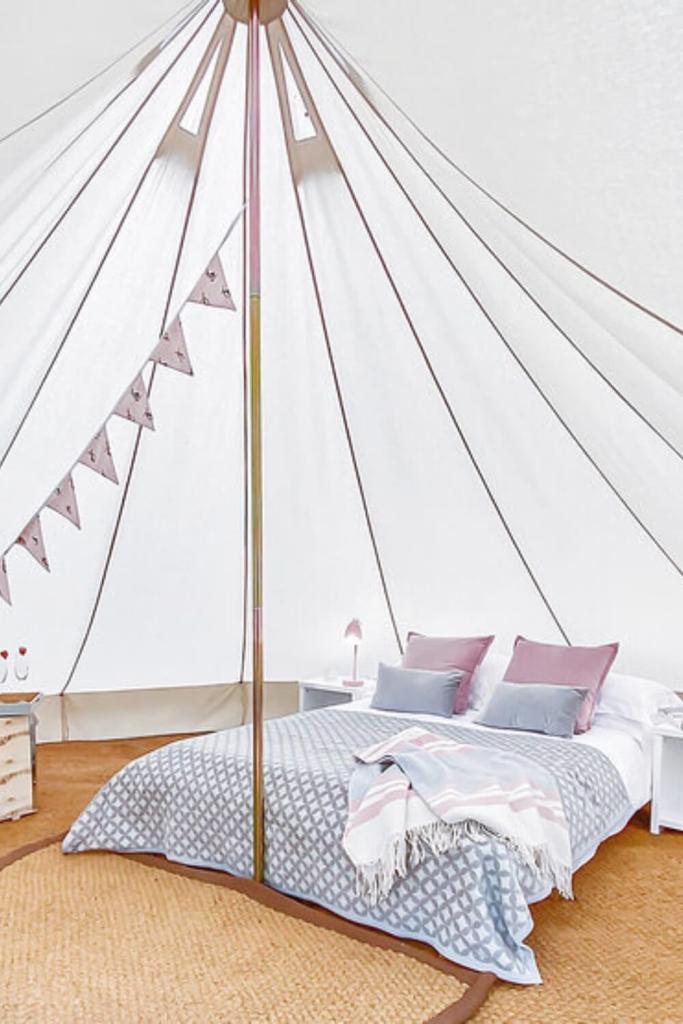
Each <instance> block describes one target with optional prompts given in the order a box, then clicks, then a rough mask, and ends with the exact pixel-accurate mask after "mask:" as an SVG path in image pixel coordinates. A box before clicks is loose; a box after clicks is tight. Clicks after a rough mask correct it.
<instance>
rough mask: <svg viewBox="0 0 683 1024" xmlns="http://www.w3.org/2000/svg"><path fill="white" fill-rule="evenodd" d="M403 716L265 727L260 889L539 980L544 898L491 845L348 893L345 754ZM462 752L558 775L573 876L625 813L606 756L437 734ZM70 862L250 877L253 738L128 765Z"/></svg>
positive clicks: (189, 746) (323, 716) (245, 732)
mask: <svg viewBox="0 0 683 1024" xmlns="http://www.w3.org/2000/svg"><path fill="white" fill-rule="evenodd" d="M406 724H407V723H406V719H405V718H393V717H391V716H385V715H373V714H370V713H367V712H362V711H358V712H348V711H339V710H334V709H325V710H320V711H310V712H305V713H303V714H298V715H291V716H289V717H287V718H279V719H274V720H271V721H269V722H267V723H266V726H265V794H266V810H265V814H266V880H267V881H268V882H269V884H270V885H272V886H273V887H274V888H276V889H279V890H281V891H282V892H285V893H289V894H291V895H293V896H298V897H301V898H304V899H307V900H310V901H312V902H314V903H317V904H319V905H321V906H324V907H327V908H329V909H330V910H333V911H335V912H336V913H338V914H340V915H341V916H342V917H346V918H349V919H351V920H354V921H359V922H362V923H365V924H369V925H372V926H374V927H376V928H380V929H382V930H384V931H387V932H390V933H391V934H393V935H398V936H401V937H403V938H411V939H419V940H421V941H423V942H428V943H429V944H430V945H432V946H433V947H434V948H436V949H438V950H439V952H441V953H442V954H443V955H444V956H446V957H448V958H449V959H451V960H453V961H455V962H456V963H459V964H463V965H464V966H466V967H473V968H475V969H477V970H482V971H492V972H493V973H495V974H496V975H497V976H498V977H500V978H503V979H505V980H508V981H514V982H519V983H523V984H533V983H537V982H539V981H540V980H541V979H540V975H539V972H538V968H537V966H536V961H535V958H534V954H533V952H532V950H531V949H530V948H529V946H528V945H526V943H525V942H524V939H525V938H526V937H527V936H528V934H529V932H530V931H531V928H532V926H533V920H532V917H531V913H530V911H529V904H530V903H532V902H534V901H535V900H538V899H541V898H543V897H544V896H545V895H547V891H539V890H538V886H537V885H535V883H534V877H533V875H532V873H531V871H530V870H529V869H528V868H525V867H523V866H522V865H520V863H519V862H518V861H517V860H516V858H515V856H514V854H512V853H511V852H510V851H509V850H508V849H507V848H506V846H505V845H504V844H503V843H502V842H499V841H498V840H496V839H493V838H487V839H485V840H483V841H482V840H480V841H474V840H471V841H470V840H467V841H465V842H464V843H463V846H462V847H461V848H460V849H459V850H457V851H450V852H448V853H445V854H442V855H439V856H437V855H430V856H427V857H426V858H425V859H424V860H423V861H422V863H421V864H420V865H418V866H417V867H415V868H414V869H413V870H412V871H411V872H410V873H409V875H408V876H407V877H406V878H404V879H401V880H399V881H397V883H396V884H395V886H394V888H393V889H392V891H391V893H390V894H389V896H388V897H387V898H386V899H384V900H382V902H381V903H379V904H378V905H376V906H370V905H369V904H367V903H366V902H365V901H364V900H363V899H362V898H361V897H360V896H358V895H357V894H356V892H355V873H354V869H353V866H352V864H351V862H350V860H348V858H347V856H346V854H345V853H344V851H343V850H342V846H341V838H342V834H343V831H344V825H345V822H346V815H347V790H348V782H349V778H350V775H351V773H352V771H353V768H354V760H353V751H355V750H359V749H362V748H363V747H366V746H368V745H369V744H371V743H375V742H377V741H379V740H381V739H384V738H386V737H388V736H390V735H392V734H394V733H397V732H400V731H401V730H402V729H405V727H406ZM434 731H438V732H439V733H442V734H444V735H448V736H451V737H452V738H453V739H455V740H457V741H458V742H462V743H470V744H472V743H474V744H480V745H482V746H489V747H498V748H501V749H503V750H509V751H513V752H516V753H519V754H522V755H524V756H525V757H527V758H529V759H531V760H532V761H536V762H537V763H538V764H540V765H542V766H543V767H544V768H546V769H548V770H549V771H550V772H551V773H552V774H553V775H554V777H555V778H556V780H557V783H558V786H559V790H560V794H561V797H562V802H563V805H564V810H565V814H566V816H567V820H568V822H569V828H570V834H571V843H572V858H573V863H574V867H575V868H576V867H578V866H579V865H581V864H582V863H584V862H585V861H586V860H588V859H589V857H590V856H591V855H592V854H593V852H594V851H595V848H596V847H597V845H598V844H599V843H600V842H601V841H602V840H603V839H604V838H606V836H608V835H611V834H612V833H614V832H615V831H618V830H619V828H621V827H623V825H624V824H625V823H626V821H627V820H628V818H629V817H630V815H631V813H632V810H633V808H632V807H631V806H630V804H629V800H628V797H627V794H626V790H625V787H624V784H623V782H622V780H621V777H620V775H619V773H618V772H617V770H616V769H615V767H614V766H613V765H612V763H611V761H610V760H609V758H608V757H606V755H604V754H603V753H601V752H600V751H598V750H595V749H593V748H591V747H588V746H585V745H583V744H576V743H572V742H571V741H568V740H565V741H558V740H551V739H547V738H545V737H541V736H530V735H526V734H519V735H511V734H509V733H496V734H492V733H488V732H484V731H480V730H472V729H466V728H463V727H462V726H457V725H450V724H448V723H446V722H444V724H443V725H442V724H441V723H439V725H438V729H437V728H436V727H435V729H434ZM63 848H64V851H65V852H66V853H75V852H79V851H83V850H93V849H101V850H117V851H120V852H147V853H161V854H164V855H165V856H166V857H168V858H169V859H171V860H174V861H179V862H181V863H183V864H191V865H195V866H200V867H210V868H217V869H219V870H222V871H227V872H230V873H231V874H234V875H243V876H247V875H249V874H250V873H251V866H252V865H251V732H250V728H249V727H248V726H242V727H240V728H236V729H228V730H225V731H224V732H218V733H214V734H212V735H210V736H201V737H197V738H195V739H190V740H182V741H180V742H177V743H171V744H169V745H168V746H165V747H160V748H159V749H157V750H155V751H153V752H152V753H151V754H146V755H145V756H144V757H141V758H138V759H137V760H136V761H132V762H131V763H130V764H129V765H127V766H126V767H125V768H123V769H122V770H121V771H120V772H119V773H118V774H117V775H115V776H114V777H113V778H112V779H110V781H109V782H108V783H107V784H106V785H105V786H104V787H103V788H102V789H101V790H100V792H99V793H98V794H97V796H95V797H94V799H93V800H92V801H91V803H90V804H89V805H88V806H87V807H86V809H85V810H84V811H83V813H82V814H81V815H80V817H79V818H78V819H77V821H76V822H75V823H74V824H73V826H72V828H71V830H70V832H69V833H68V835H67V836H66V838H65V840H64V844H63Z"/></svg>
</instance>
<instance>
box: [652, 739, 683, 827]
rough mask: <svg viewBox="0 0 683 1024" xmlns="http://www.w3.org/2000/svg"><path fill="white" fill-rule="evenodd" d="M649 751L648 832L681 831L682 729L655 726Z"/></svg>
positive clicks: (682, 808) (682, 796)
mask: <svg viewBox="0 0 683 1024" xmlns="http://www.w3.org/2000/svg"><path fill="white" fill-rule="evenodd" d="M652 734H653V750H652V804H651V806H650V832H652V833H653V834H654V835H658V834H659V830H660V828H661V826H662V825H663V826H664V827H665V828H676V829H681V830H683V729H676V728H674V727H673V726H670V725H661V724H658V725H655V726H654V728H653V730H652Z"/></svg>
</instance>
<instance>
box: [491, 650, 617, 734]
mask: <svg viewBox="0 0 683 1024" xmlns="http://www.w3.org/2000/svg"><path fill="white" fill-rule="evenodd" d="M618 650H619V644H604V645H603V646H602V647H565V646H564V645H563V644H538V643H535V641H533V640H525V638H524V637H523V636H518V637H517V639H516V640H515V647H514V651H513V653H512V660H511V661H510V664H509V665H508V667H507V669H506V671H505V676H504V678H505V679H506V680H507V681H508V682H510V683H554V684H556V685H558V686H581V687H584V688H585V689H587V690H588V693H587V694H586V699H585V700H584V702H583V704H582V705H581V710H580V711H579V715H578V718H577V719H576V725H575V727H574V732H586V730H588V729H590V727H591V723H592V722H593V715H594V714H595V707H596V705H597V703H598V697H599V696H600V690H601V689H602V684H603V683H604V681H605V676H606V675H607V673H608V672H609V670H610V668H611V666H612V662H613V661H614V659H615V658H616V656H617V651H618Z"/></svg>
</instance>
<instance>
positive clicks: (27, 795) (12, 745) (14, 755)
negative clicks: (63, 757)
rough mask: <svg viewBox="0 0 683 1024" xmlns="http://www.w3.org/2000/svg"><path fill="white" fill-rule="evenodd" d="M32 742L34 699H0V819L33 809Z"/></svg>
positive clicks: (28, 812) (29, 811) (33, 736)
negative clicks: (8, 700)
mask: <svg viewBox="0 0 683 1024" xmlns="http://www.w3.org/2000/svg"><path fill="white" fill-rule="evenodd" d="M31 696H33V695H31ZM34 742H35V714H34V702H31V701H30V700H22V701H18V702H15V703H7V702H5V701H0V821H3V820H5V819H7V818H19V817H21V816H22V815H23V814H30V813H31V812H32V811H33V810H34V807H33V763H34Z"/></svg>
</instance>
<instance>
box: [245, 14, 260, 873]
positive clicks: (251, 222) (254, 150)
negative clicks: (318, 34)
mask: <svg viewBox="0 0 683 1024" xmlns="http://www.w3.org/2000/svg"><path fill="white" fill-rule="evenodd" d="M259 25H260V19H259V0H249V37H248V63H247V78H248V81H247V89H248V103H249V108H248V132H249V147H248V172H247V174H248V182H249V193H248V199H249V208H248V227H249V376H250V387H249V396H250V402H249V419H250V438H251V449H250V451H251V459H250V463H251V546H252V547H251V573H252V580H251V586H252V737H253V744H252V754H253V858H254V879H255V880H256V881H257V882H262V881H263V869H264V829H263V823H264V814H263V483H262V479H263V472H262V452H261V447H262V442H261V190H260V92H259Z"/></svg>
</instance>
